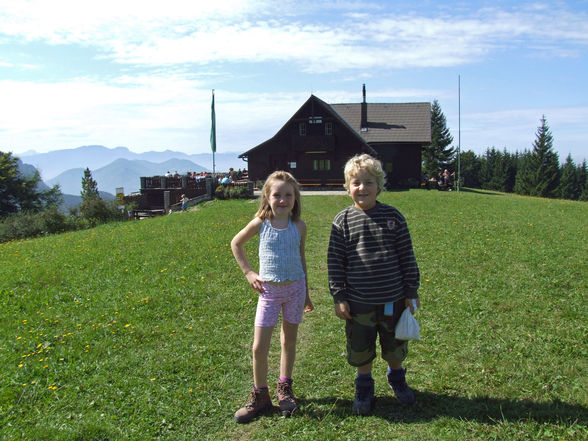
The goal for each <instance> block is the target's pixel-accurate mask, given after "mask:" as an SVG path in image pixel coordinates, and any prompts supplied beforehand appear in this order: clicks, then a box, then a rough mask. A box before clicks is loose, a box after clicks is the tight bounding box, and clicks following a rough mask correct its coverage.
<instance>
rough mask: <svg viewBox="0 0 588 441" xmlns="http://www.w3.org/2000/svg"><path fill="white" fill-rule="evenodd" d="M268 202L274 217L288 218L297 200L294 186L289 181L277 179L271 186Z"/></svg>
mask: <svg viewBox="0 0 588 441" xmlns="http://www.w3.org/2000/svg"><path fill="white" fill-rule="evenodd" d="M268 202H269V206H270V208H271V209H272V214H273V216H274V218H276V219H284V218H287V217H288V216H289V215H290V212H291V211H292V209H293V208H294V203H295V202H296V194H295V193H294V187H293V186H292V184H290V183H288V182H285V181H280V180H275V181H274V182H273V183H272V184H271V185H270V188H269V195H268Z"/></svg>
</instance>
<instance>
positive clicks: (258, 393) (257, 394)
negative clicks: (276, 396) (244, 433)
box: [235, 388, 273, 423]
mask: <svg viewBox="0 0 588 441" xmlns="http://www.w3.org/2000/svg"><path fill="white" fill-rule="evenodd" d="M272 407H273V405H272V399H271V398H270V395H269V391H268V390H267V388H264V389H260V390H255V389H254V390H252V391H251V395H250V399H249V402H248V403H247V404H245V406H244V407H242V408H241V409H239V410H238V411H237V412H236V413H235V421H237V422H238V423H248V422H250V421H251V420H252V419H253V418H255V417H256V416H257V415H259V414H260V413H265V412H267V411H269V410H271V409H272Z"/></svg>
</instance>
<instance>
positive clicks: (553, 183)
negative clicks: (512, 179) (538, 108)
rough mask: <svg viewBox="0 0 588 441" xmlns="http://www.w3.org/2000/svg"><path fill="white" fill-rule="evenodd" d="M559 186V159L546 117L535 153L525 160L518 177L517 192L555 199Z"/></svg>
mask: <svg viewBox="0 0 588 441" xmlns="http://www.w3.org/2000/svg"><path fill="white" fill-rule="evenodd" d="M558 185H559V158H558V156H557V153H556V152H555V151H554V150H553V136H552V135H551V131H550V130H549V126H548V125H547V120H546V119H545V116H543V118H541V126H540V127H539V128H538V129H537V137H536V139H535V142H534V143H533V151H532V152H531V153H530V154H528V155H526V156H525V157H524V158H523V161H522V163H521V167H520V168H519V170H518V173H517V177H516V184H515V188H516V190H515V191H516V192H517V193H521V194H527V195H531V196H541V197H554V196H555V195H556V190H557V186H558Z"/></svg>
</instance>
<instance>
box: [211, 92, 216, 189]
mask: <svg viewBox="0 0 588 441" xmlns="http://www.w3.org/2000/svg"><path fill="white" fill-rule="evenodd" d="M210 119H211V126H210V148H211V149H212V177H213V178H216V169H215V163H214V154H215V153H216V115H215V112H214V89H212V104H211V106H210Z"/></svg>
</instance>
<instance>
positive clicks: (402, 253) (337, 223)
mask: <svg viewBox="0 0 588 441" xmlns="http://www.w3.org/2000/svg"><path fill="white" fill-rule="evenodd" d="M327 264H328V270H329V288H330V290H331V294H332V295H333V299H334V300H335V302H340V301H343V300H351V301H355V302H359V303H368V304H382V303H387V302H393V301H396V300H399V299H401V298H405V297H408V298H417V297H418V294H417V290H418V288H419V268H418V265H417V262H416V259H415V256H414V251H413V249H412V241H411V239H410V233H409V231H408V227H407V225H406V220H405V219H404V216H402V214H401V213H400V212H399V211H398V210H397V209H396V208H394V207H392V206H390V205H386V204H382V203H380V202H377V203H376V206H375V207H374V208H372V209H370V210H367V211H363V210H360V209H359V208H356V207H354V206H351V207H347V208H346V209H344V210H343V211H341V212H340V213H339V214H338V215H337V216H335V219H334V220H333V225H332V227H331V238H330V241H329V250H328V254H327Z"/></svg>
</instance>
